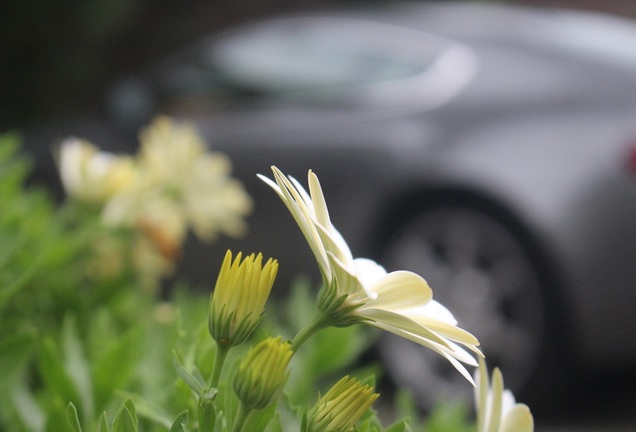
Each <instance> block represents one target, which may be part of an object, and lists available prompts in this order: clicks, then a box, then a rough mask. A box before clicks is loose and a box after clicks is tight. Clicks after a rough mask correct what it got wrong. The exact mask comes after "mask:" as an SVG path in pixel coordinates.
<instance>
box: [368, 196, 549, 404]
mask: <svg viewBox="0 0 636 432" xmlns="http://www.w3.org/2000/svg"><path fill="white" fill-rule="evenodd" d="M380 260H381V262H382V263H383V264H384V265H385V266H386V267H387V269H388V270H396V269H406V270H411V271H414V272H416V273H418V274H420V275H422V276H423V277H424V278H425V279H426V280H427V281H428V283H429V285H430V286H431V288H432V289H433V298H435V299H436V300H437V301H439V302H440V303H442V304H443V305H444V306H446V307H447V308H448V309H449V310H450V311H451V312H452V313H453V315H454V316H455V318H456V319H457V320H458V322H459V326H460V327H462V328H464V329H466V330H468V331H470V332H471V333H473V334H474V335H475V336H477V338H478V339H479V340H480V343H481V349H482V351H483V352H484V354H485V355H486V357H487V359H488V365H489V366H490V367H493V366H498V367H499V368H500V369H501V370H502V372H503V374H504V378H505V383H506V387H508V388H511V389H513V391H515V392H516V391H520V390H521V389H524V388H526V387H527V385H528V384H529V381H530V379H531V377H532V373H533V371H534V369H535V367H536V366H537V362H538V360H539V359H538V357H539V355H540V352H541V351H540V348H541V345H542V343H543V333H544V327H545V321H546V310H545V302H544V298H543V291H542V286H541V279H540V277H539V274H538V272H537V269H536V266H535V265H534V263H533V260H532V259H531V257H530V255H529V254H528V252H527V249H526V247H525V246H524V244H523V243H522V242H521V241H520V240H519V237H518V236H517V235H516V234H515V232H513V230H511V229H509V228H508V226H507V225H506V224H503V223H501V222H500V221H499V220H498V219H497V218H495V217H494V216H492V215H490V214H489V213H488V212H484V211H481V210H478V209H473V208H467V207H461V206H444V207H439V208H431V209H427V210H425V211H423V212H421V213H419V214H418V215H416V216H415V217H411V218H408V219H407V220H406V222H405V223H404V224H402V226H401V228H400V229H399V230H397V231H396V232H395V233H394V235H392V236H391V237H390V238H389V240H388V242H387V244H386V245H385V247H384V248H383V253H382V256H381V259H380ZM378 349H379V355H380V357H381V359H382V360H383V362H384V364H385V366H386V368H387V374H388V375H389V377H390V378H392V379H393V381H394V382H395V383H396V384H398V385H400V386H404V387H406V388H408V389H410V390H411V391H412V392H413V394H414V396H415V398H416V400H417V402H418V403H419V405H420V406H421V407H422V408H424V409H428V408H431V407H433V406H434V404H435V403H437V402H438V401H439V400H448V399H461V400H464V401H466V402H468V403H469V404H471V405H472V398H473V397H472V392H473V388H472V386H471V385H470V384H468V383H467V382H466V380H465V379H464V378H463V377H462V376H461V375H460V374H459V373H458V372H457V371H455V369H454V368H453V367H452V366H450V364H448V362H447V361H446V360H445V359H444V358H442V357H441V356H438V355H436V354H435V353H433V352H431V351H429V350H427V349H425V348H422V347H420V346H419V345H416V344H414V343H412V342H410V341H407V340H405V339H402V338H399V337H396V336H393V335H385V336H383V337H382V339H381V340H380V343H379V348H378Z"/></svg>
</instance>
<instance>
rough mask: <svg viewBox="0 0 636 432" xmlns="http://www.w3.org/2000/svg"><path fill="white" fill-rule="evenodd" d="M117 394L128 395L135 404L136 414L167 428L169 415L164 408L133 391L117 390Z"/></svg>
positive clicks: (169, 422) (169, 419) (169, 421)
mask: <svg viewBox="0 0 636 432" xmlns="http://www.w3.org/2000/svg"><path fill="white" fill-rule="evenodd" d="M117 393H118V394H121V395H124V396H125V397H128V398H129V399H130V400H131V401H133V402H134V404H135V409H136V410H137V414H138V415H139V416H141V417H143V418H146V419H148V420H150V421H152V422H154V423H156V424H159V425H161V426H162V427H164V428H169V427H170V425H171V424H172V418H171V416H170V415H169V414H168V413H167V412H166V410H165V409H164V408H163V407H161V406H159V405H157V404H155V403H153V402H151V401H149V400H148V399H146V398H144V397H143V396H141V395H139V394H135V393H128V392H117Z"/></svg>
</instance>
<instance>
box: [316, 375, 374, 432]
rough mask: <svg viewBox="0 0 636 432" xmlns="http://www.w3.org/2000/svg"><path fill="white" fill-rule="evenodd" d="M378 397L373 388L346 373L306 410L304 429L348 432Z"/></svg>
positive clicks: (321, 431)
mask: <svg viewBox="0 0 636 432" xmlns="http://www.w3.org/2000/svg"><path fill="white" fill-rule="evenodd" d="M378 396H380V395H379V394H378V393H374V392H373V387H372V386H370V385H363V384H362V383H361V382H360V381H358V380H356V379H355V378H351V377H349V376H346V377H344V378H342V379H341V380H340V381H338V382H337V383H336V384H334V386H333V387H331V388H330V389H329V390H328V391H327V393H325V395H324V396H323V397H321V398H320V399H319V400H318V402H316V404H315V405H314V406H313V408H311V409H310V410H309V411H308V412H307V425H306V429H304V430H305V431H306V432H332V431H334V432H348V431H351V430H353V427H354V426H355V424H356V423H357V422H358V420H360V418H362V416H363V415H364V413H366V412H367V410H368V409H369V407H370V406H371V405H372V404H373V402H374V401H375V400H376V399H377V398H378Z"/></svg>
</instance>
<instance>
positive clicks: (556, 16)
mask: <svg viewBox="0 0 636 432" xmlns="http://www.w3.org/2000/svg"><path fill="white" fill-rule="evenodd" d="M634 47H636V25H635V24H634V23H633V22H631V21H628V20H624V19H619V18H612V17H609V16H604V15H595V14H592V13H584V12H574V11H565V10H554V9H552V10H548V9H531V8H521V7H510V6H503V5H492V4H480V3H457V2H449V3H443V4H442V3H439V4H438V3H415V4H413V3H400V2H390V3H388V4H386V5H374V6H373V7H366V8H364V9H362V8H360V9H338V10H330V11H324V10H323V11H319V12H315V13H305V14H302V15H300V14H298V15H288V16H279V17H272V18H268V19H263V20H260V21H258V22H253V23H249V24H246V25H243V26H240V27H237V28H235V29H231V30H228V31H225V32H222V33H221V34H218V35H214V36H212V37H210V38H208V39H205V40H202V41H200V42H199V43H197V44H194V45H193V46H191V47H189V48H187V49H185V50H184V51H182V52H180V53H177V54H176V55H174V56H172V57H169V58H167V59H166V60H165V61H163V62H161V63H160V64H158V65H156V66H153V67H151V68H149V69H148V70H147V71H145V72H142V73H140V74H139V75H137V76H134V77H130V78H127V79H125V80H122V81H121V82H119V83H117V84H116V85H115V86H113V88H112V91H111V92H110V94H109V97H108V101H107V104H106V106H107V112H108V115H107V116H106V118H104V119H99V120H96V121H92V122H88V121H84V122H79V123H77V124H73V125H69V126H68V127H67V128H66V129H63V128H58V129H57V130H56V131H55V135H56V136H58V137H62V136H64V135H66V134H74V135H79V136H84V137H87V138H89V139H92V140H93V141H94V142H95V143H96V144H98V145H99V146H100V147H102V148H105V149H108V150H112V151H120V150H121V151H126V150H128V151H130V150H133V149H134V146H135V145H136V144H135V143H136V139H135V133H136V131H137V129H138V127H139V126H141V125H142V124H145V123H146V122H147V121H148V120H150V119H151V118H152V116H153V115H155V114H157V113H163V114H167V115H170V116H173V117H176V118H179V119H185V120H187V121H190V122H194V123H195V124H196V125H197V126H198V127H199V129H200V130H201V132H202V133H203V134H204V136H205V137H206V139H208V140H209V142H210V145H211V147H212V148H214V149H216V150H221V151H223V152H225V153H227V154H228V155H229V156H230V157H231V158H232V160H233V162H234V175H235V176H237V177H238V178H239V179H241V180H242V181H243V183H244V184H245V186H246V189H247V190H248V192H249V193H250V194H251V195H252V196H253V197H254V199H255V211H254V214H253V216H252V217H251V219H250V221H249V223H250V226H251V233H250V235H249V236H248V237H246V238H245V239H244V240H241V241H229V240H228V241H226V240H223V241H221V243H220V244H217V245H215V246H214V248H213V249H205V248H203V247H201V246H200V245H194V246H192V247H191V249H190V250H189V251H188V252H186V257H187V259H185V260H184V263H183V264H184V265H183V267H184V270H183V271H184V273H185V274H187V275H189V276H191V277H194V278H195V279H197V280H206V281H208V282H207V283H208V284H209V285H210V286H211V284H212V282H213V280H214V274H215V272H214V268H216V267H215V265H214V264H213V263H217V262H218V264H220V262H221V259H220V257H221V256H222V253H223V251H224V250H225V248H226V247H230V248H232V249H234V250H245V251H246V252H250V251H253V250H257V251H262V252H263V253H264V254H265V255H267V256H275V257H278V259H279V261H280V263H281V272H280V275H281V276H280V279H279V280H280V282H279V283H278V285H279V286H280V285H284V284H286V283H287V282H288V281H289V280H291V278H292V277H293V276H294V275H296V274H301V273H310V274H313V275H315V274H316V273H315V270H316V268H315V267H316V265H315V263H314V262H313V259H312V257H311V254H310V251H309V248H308V247H307V246H306V244H305V242H304V240H303V238H302V236H301V234H300V231H299V230H298V229H297V228H296V227H295V224H294V222H293V220H292V218H291V217H290V215H288V214H287V211H286V209H285V207H284V205H282V203H280V202H279V200H278V197H277V196H276V195H275V194H274V193H273V192H272V191H271V190H270V189H269V188H268V187H267V186H266V185H264V184H263V183H262V182H260V181H259V180H257V178H256V174H257V173H262V174H266V175H270V166H271V165H276V166H278V167H279V168H280V169H282V170H283V172H285V173H289V174H292V175H293V176H295V177H296V178H297V179H299V180H300V181H301V182H304V180H305V179H306V173H307V170H308V169H313V170H314V171H315V172H316V173H317V174H318V176H319V177H320V179H321V182H322V185H323V189H324V191H325V195H326V199H327V202H328V205H329V208H330V210H331V213H332V214H331V217H332V221H333V222H334V224H335V225H336V226H337V227H338V228H339V230H340V231H341V232H342V234H343V235H344V237H345V239H347V241H348V242H349V244H350V246H351V248H352V251H353V252H354V255H356V256H369V257H372V258H375V259H377V260H378V261H379V262H380V263H382V264H383V265H384V266H385V267H387V269H397V268H403V269H411V270H414V271H416V272H418V273H419V274H421V275H423V276H424V277H425V278H426V279H427V280H428V281H429V283H430V285H431V286H432V288H433V291H434V295H435V297H436V299H438V300H439V301H440V302H442V303H443V304H444V305H446V306H447V307H448V308H449V309H450V310H451V311H452V312H453V313H454V314H455V316H456V317H457V318H458V319H459V322H460V325H461V326H462V327H464V328H466V329H468V330H470V331H472V332H473V333H475V334H476V335H477V336H478V338H479V339H480V340H481V342H482V347H483V351H484V353H485V354H486V355H487V357H488V358H489V364H490V365H493V366H494V365H499V366H500V367H501V369H502V370H503V373H504V376H505V377H506V381H507V385H508V386H510V387H511V388H512V389H513V390H515V391H517V392H520V391H522V390H529V391H533V390H534V391H537V392H539V391H540V392H546V389H548V390H547V392H546V393H543V395H544V396H547V395H550V394H555V393H554V390H555V389H556V388H557V387H558V386H559V385H560V384H563V383H565V381H566V380H568V379H578V377H580V376H581V375H576V374H578V373H581V374H582V373H584V372H586V371H590V370H602V369H608V370H609V369H610V368H615V367H626V366H628V365H629V364H630V362H633V361H634V360H636V342H634V338H631V337H629V335H631V334H634V333H636V315H635V314H634V305H635V304H636V286H635V285H636V254H635V252H634V251H635V250H636V49H635V48H634ZM43 137H46V150H42V149H43V148H44V147H43V144H41V143H43V142H45V141H44V140H43ZM52 139H53V135H52V134H51V131H46V132H41V133H40V135H39V138H38V139H35V138H34V139H33V140H32V141H31V142H32V143H38V142H39V143H40V144H32V146H31V150H32V151H33V152H34V153H36V154H38V152H39V151H43V153H41V154H43V155H44V154H45V155H46V156H41V157H42V158H44V157H46V158H50V156H48V155H49V150H48V148H49V145H50V143H51V141H52ZM28 144H29V142H27V145H28ZM45 165H46V163H44V162H43V163H42V166H45ZM48 166H49V169H52V167H51V166H50V164H49V165H48ZM42 169H43V170H44V169H45V168H42ZM45 175H47V176H51V177H50V178H53V177H52V176H54V173H52V172H50V173H48V174H45ZM216 256H218V257H219V258H218V260H217V261H214V260H215V259H216V258H215V257H216ZM312 272H314V273H312ZM278 289H279V290H283V289H284V286H283V287H280V288H278ZM378 351H379V353H380V356H381V357H382V359H383V361H385V362H386V364H387V365H388V370H389V373H390V374H391V377H392V378H393V379H394V380H396V382H398V383H400V384H404V385H406V386H408V387H410V388H411V389H412V390H413V391H414V392H415V393H416V395H417V397H418V399H419V401H420V402H421V404H422V406H430V405H431V404H432V403H433V401H432V399H431V396H439V395H440V394H453V393H455V392H465V391H467V390H469V389H467V387H468V386H467V385H466V383H465V381H463V382H462V381H461V377H459V375H458V374H452V375H449V373H448V372H447V371H446V370H445V369H444V365H443V362H440V361H437V359H436V358H435V357H434V356H430V355H428V353H427V352H426V351H425V350H423V349H420V348H419V347H418V346H416V345H414V344H412V343H410V342H407V341H404V340H402V339H396V338H392V337H386V338H383V339H382V341H381V342H380V345H379V348H378ZM560 368H561V369H560ZM542 385H547V386H548V387H545V388H544V387H542Z"/></svg>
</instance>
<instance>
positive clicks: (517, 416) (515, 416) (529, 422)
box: [499, 404, 534, 432]
mask: <svg viewBox="0 0 636 432" xmlns="http://www.w3.org/2000/svg"><path fill="white" fill-rule="evenodd" d="M533 430H534V420H533V418H532V414H531V413H530V409H529V408H528V406H527V405H524V404H516V405H515V406H514V407H512V408H511V409H510V411H508V413H507V414H506V416H505V417H504V419H503V422H502V423H501V427H500V428H499V432H532V431H533Z"/></svg>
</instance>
